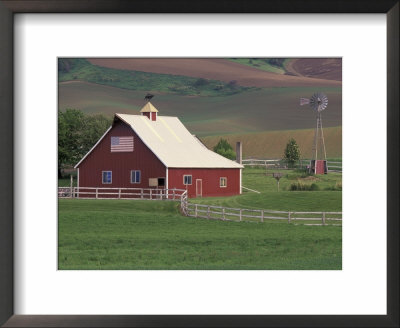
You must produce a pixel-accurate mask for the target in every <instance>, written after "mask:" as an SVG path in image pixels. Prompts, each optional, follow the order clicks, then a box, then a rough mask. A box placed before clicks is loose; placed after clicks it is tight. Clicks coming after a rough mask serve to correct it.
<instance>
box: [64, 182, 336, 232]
mask: <svg viewBox="0 0 400 328" xmlns="http://www.w3.org/2000/svg"><path fill="white" fill-rule="evenodd" d="M58 197H59V198H80V199H142V200H146V199H147V200H173V201H179V202H180V209H181V212H182V214H183V215H185V216H190V217H196V218H204V219H215V220H226V221H248V222H268V221H277V220H281V221H282V220H283V221H287V222H288V223H295V222H296V221H301V222H303V223H304V224H306V225H328V224H329V225H341V223H342V212H298V211H274V210H259V209H247V208H232V207H222V206H214V205H205V204H195V203H189V202H188V193H187V190H183V189H154V188H96V187H73V188H71V187H59V188H58Z"/></svg>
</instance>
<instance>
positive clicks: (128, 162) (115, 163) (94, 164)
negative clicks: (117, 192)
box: [79, 122, 166, 188]
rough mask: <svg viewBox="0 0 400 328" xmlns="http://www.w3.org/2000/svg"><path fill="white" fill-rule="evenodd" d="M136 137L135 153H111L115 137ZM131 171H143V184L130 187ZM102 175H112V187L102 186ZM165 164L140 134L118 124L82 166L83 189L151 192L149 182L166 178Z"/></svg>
mask: <svg viewBox="0 0 400 328" xmlns="http://www.w3.org/2000/svg"><path fill="white" fill-rule="evenodd" d="M112 136H113V137H124V136H133V138H134V151H133V152H122V153H111V137H112ZM131 170H140V171H141V183H139V184H132V183H130V172H131ZM102 171H112V183H111V184H103V183H102V173H101V172H102ZM165 177H166V168H165V166H164V164H162V163H161V161H160V160H159V159H158V158H157V157H156V156H155V155H154V154H153V152H152V151H150V150H149V149H148V148H147V146H146V145H145V144H144V143H143V142H142V141H141V139H140V138H139V137H138V136H137V135H136V133H135V132H134V131H133V130H132V129H131V127H129V126H128V125H126V124H125V123H122V122H116V123H115V124H114V126H113V128H112V129H111V130H110V131H109V132H108V134H107V135H106V136H105V137H104V138H103V140H101V142H100V143H99V144H98V145H97V147H96V148H95V149H93V151H92V152H91V153H90V154H89V155H88V156H87V157H86V158H85V159H84V161H83V162H82V163H81V164H80V165H79V186H80V187H115V188H117V187H120V188H149V178H165Z"/></svg>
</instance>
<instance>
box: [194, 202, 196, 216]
mask: <svg viewBox="0 0 400 328" xmlns="http://www.w3.org/2000/svg"><path fill="white" fill-rule="evenodd" d="M194 216H195V217H196V218H197V204H195V205H194Z"/></svg>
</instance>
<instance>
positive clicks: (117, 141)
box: [111, 137, 133, 153]
mask: <svg viewBox="0 0 400 328" xmlns="http://www.w3.org/2000/svg"><path fill="white" fill-rule="evenodd" d="M132 151H133V137H111V152H112V153H116V152H132Z"/></svg>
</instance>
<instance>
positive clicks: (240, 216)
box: [239, 209, 242, 221]
mask: <svg viewBox="0 0 400 328" xmlns="http://www.w3.org/2000/svg"><path fill="white" fill-rule="evenodd" d="M239 221H242V209H240V210H239Z"/></svg>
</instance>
